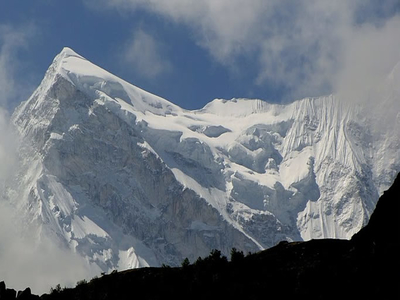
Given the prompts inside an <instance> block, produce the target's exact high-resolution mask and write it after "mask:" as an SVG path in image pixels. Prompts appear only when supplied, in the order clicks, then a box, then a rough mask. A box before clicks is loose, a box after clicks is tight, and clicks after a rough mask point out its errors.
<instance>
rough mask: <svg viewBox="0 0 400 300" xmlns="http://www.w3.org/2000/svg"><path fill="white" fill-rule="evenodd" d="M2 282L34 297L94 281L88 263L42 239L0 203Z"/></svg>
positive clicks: (8, 206)
mask: <svg viewBox="0 0 400 300" xmlns="http://www.w3.org/2000/svg"><path fill="white" fill-rule="evenodd" d="M0 221H1V226H0V240H1V243H0V278H1V280H4V281H5V282H6V284H7V286H8V287H11V288H14V289H17V290H23V289H25V288H26V287H28V286H29V287H30V288H31V289H32V292H33V293H36V294H42V293H46V292H49V290H50V288H51V287H55V286H56V285H57V284H60V285H61V286H62V287H63V286H70V287H71V286H74V285H75V284H76V282H77V281H78V280H80V279H83V278H86V279H90V278H91V277H93V275H94V274H92V273H91V272H90V271H89V268H88V266H87V263H86V261H84V259H83V258H81V257H79V256H78V255H75V254H73V253H71V252H69V251H67V250H62V249H61V248H59V247H57V246H56V245H55V244H54V243H52V242H50V241H48V240H46V238H45V237H41V238H40V239H39V238H38V237H37V236H38V235H37V233H36V232H31V231H32V230H30V228H34V227H35V226H32V224H26V223H24V222H23V220H21V219H20V216H18V215H16V214H15V209H14V208H13V207H12V206H11V205H8V204H6V203H5V202H0Z"/></svg>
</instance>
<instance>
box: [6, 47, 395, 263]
mask: <svg viewBox="0 0 400 300" xmlns="http://www.w3.org/2000/svg"><path fill="white" fill-rule="evenodd" d="M394 74H396V73H394ZM396 78H397V77H396V76H394V75H393V76H391V77H390V78H389V81H388V82H389V83H390V82H391V81H393V80H396ZM390 80H391V81H390ZM389 83H388V86H387V87H386V91H387V94H385V95H389V96H387V97H386V96H385V97H386V99H387V101H388V103H391V102H393V101H395V102H396V101H398V99H400V96H399V95H400V93H399V92H398V91H397V90H396V88H393V85H390V84H389ZM394 86H395V85H394ZM389 91H391V92H390V93H389ZM388 105H389V104H388ZM371 120H372V119H371V118H369V117H368V115H365V111H364V110H363V108H361V107H358V106H354V105H350V104H346V103H344V102H343V101H340V100H339V99H337V98H336V97H335V96H333V95H331V96H327V97H322V98H312V99H303V100H299V101H296V102H293V103H292V104H289V105H276V104H268V103H266V102H264V101H261V100H247V99H232V100H229V101H227V100H219V99H217V100H214V101H212V102H211V103H209V104H208V105H206V106H205V107H204V108H203V109H200V110H196V111H187V110H184V109H181V108H180V107H178V106H176V105H174V104H172V103H170V102H168V101H167V100H164V99H162V98H160V97H158V96H155V95H152V94H150V93H148V92H146V91H143V90H141V89H139V88H137V87H135V86H133V85H131V84H129V83H127V82H125V81H123V80H121V79H119V78H118V77H116V76H114V75H112V74H110V73H108V72H107V71H105V70H103V69H101V68H100V67H98V66H95V65H94V64H92V63H91V62H89V61H88V60H86V59H85V58H83V57H81V56H80V55H78V54H76V53H75V52H73V51H72V50H71V49H68V48H65V49H64V50H63V51H62V52H61V53H60V54H59V55H58V56H57V57H56V58H55V60H54V62H53V64H52V65H51V66H50V67H49V70H48V71H47V73H46V75H45V78H44V79H43V81H42V83H41V84H40V86H39V87H38V88H37V90H36V91H35V92H34V93H33V95H32V96H31V97H30V99H28V100H27V101H26V102H24V103H22V104H21V105H20V106H19V107H18V108H17V109H16V110H15V112H14V114H13V115H12V121H13V123H14V124H15V127H16V129H17V131H18V132H19V134H20V136H21V140H22V144H21V145H22V146H21V148H20V150H19V155H20V158H21V167H20V170H19V173H18V175H17V176H16V179H15V182H14V183H12V182H11V183H10V184H9V188H8V189H7V194H6V195H5V197H6V198H8V200H9V201H10V202H12V203H14V204H15V205H16V206H17V207H18V209H19V211H20V213H21V215H24V218H25V219H26V220H29V222H30V223H32V224H34V225H35V226H36V227H37V233H38V236H39V237H40V236H42V235H44V236H46V237H49V238H50V239H51V240H52V241H54V243H56V244H58V245H60V246H61V247H67V248H70V249H71V250H72V251H75V252H77V253H79V254H80V255H82V256H83V257H85V258H86V259H87V261H88V262H89V263H90V264H92V266H93V268H98V269H101V270H103V271H110V270H112V269H127V268H134V267H143V266H159V265H161V264H162V263H167V264H171V265H178V264H179V263H180V261H182V259H183V258H184V257H188V258H189V259H190V260H191V261H193V260H195V259H196V258H197V257H198V256H205V255H207V253H209V251H210V250H211V249H213V248H216V249H221V251H222V252H223V253H225V254H227V253H229V251H230V249H231V248H233V247H235V248H237V249H240V250H243V251H245V252H248V251H252V252H254V251H257V250H261V249H264V248H268V247H271V246H273V245H275V244H276V243H277V242H279V241H281V240H287V241H293V240H302V239H306V240H307V239H311V238H333V237H334V238H350V237H351V236H352V235H353V234H354V233H355V232H357V231H358V230H359V229H360V228H361V227H362V226H363V225H364V224H366V222H367V221H368V219H369V216H370V214H371V212H372V211H373V209H374V207H375V203H376V201H377V199H378V197H379V194H380V193H381V192H382V191H383V189H384V188H386V187H388V186H389V185H390V184H391V183H392V181H393V179H394V176H395V174H396V172H398V171H399V170H400V165H399V163H398V162H399V161H400V159H399V158H400V151H399V147H397V146H396V145H399V141H400V137H399V136H400V134H399V127H396V126H395V125H392V124H386V125H387V126H388V127H389V128H392V131H390V132H389V131H388V132H384V133H382V132H377V131H376V130H375V129H374V128H372V127H371V124H372V123H373V122H372V121H371ZM377 171H379V173H378V172H377Z"/></svg>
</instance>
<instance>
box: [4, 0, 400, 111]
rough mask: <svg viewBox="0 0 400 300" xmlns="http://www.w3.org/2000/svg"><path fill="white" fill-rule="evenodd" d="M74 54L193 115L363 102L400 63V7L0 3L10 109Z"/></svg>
mask: <svg viewBox="0 0 400 300" xmlns="http://www.w3.org/2000/svg"><path fill="white" fill-rule="evenodd" d="M64 46H68V47H71V48H72V49H74V50H75V51H76V52H78V53H79V54H81V55H83V56H84V57H86V58H87V59H89V60H90V61H92V62H94V63H96V64H97V65H99V66H101V67H103V68H105V69H107V70H108V71H110V72H112V73H114V74H116V75H118V76H120V77H122V78H123V79H125V80H127V81H129V82H131V83H133V84H135V85H136V86H139V87H141V88H143V89H146V90H148V91H150V92H152V93H155V94H157V95H160V96H162V97H164V98H166V99H168V100H169V101H171V102H174V103H176V104H178V105H180V106H181V107H184V108H187V109H197V108H201V107H203V106H204V105H205V104H206V103H207V102H209V101H211V100H213V99H214V98H225V99H231V98H234V97H237V98H238V97H246V98H259V99H263V100H266V101H269V102H276V103H282V102H288V101H293V100H295V99H300V98H303V97H306V96H320V95H324V94H329V93H332V92H338V91H341V92H343V93H344V94H346V95H348V97H359V95H361V94H362V92H361V90H362V89H364V88H365V86H369V85H371V84H374V83H376V82H379V81H380V80H381V79H382V78H383V77H384V76H385V74H387V73H388V72H390V69H391V68H393V67H394V65H395V64H396V63H397V62H398V61H400V1H398V0H384V1H374V0H354V1H340V0H339V1H326V0H320V1H318V0H317V1H315V0H314V1H312V0H304V1H295V0H283V1H278V0H247V1H245V0H198V1H191V0H164V1H156V0H70V1H51V0H12V1H11V0H0V90H1V91H2V93H1V95H0V103H1V104H2V106H3V107H4V106H5V107H7V108H8V109H9V110H12V108H13V107H14V106H15V105H17V104H18V103H19V102H20V101H22V100H25V99H26V98H27V97H28V96H29V94H30V93H31V92H32V91H33V89H34V88H35V87H36V86H37V85H38V84H39V83H40V80H41V79H42V77H43V75H44V72H45V71H46V69H47V67H48V66H49V64H50V63H51V61H52V59H53V58H54V56H55V55H57V53H58V52H60V51H61V49H62V48H63V47H64ZM358 90H360V91H358Z"/></svg>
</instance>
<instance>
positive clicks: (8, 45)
mask: <svg viewBox="0 0 400 300" xmlns="http://www.w3.org/2000/svg"><path fill="white" fill-rule="evenodd" d="M35 30H36V29H35V26H34V25H33V24H29V25H27V26H22V27H18V28H16V27H13V26H10V25H5V24H0V91H1V93H0V106H3V107H4V106H6V105H7V104H8V103H9V102H10V101H11V100H14V99H15V98H18V97H19V96H25V95H26V93H25V91H26V89H27V88H25V87H24V86H23V85H22V84H21V83H20V82H18V81H16V78H15V76H16V73H17V70H18V68H19V67H20V66H19V62H18V59H17V55H16V52H17V51H18V50H20V49H24V48H27V47H28V44H29V40H30V39H32V38H33V37H34V35H35Z"/></svg>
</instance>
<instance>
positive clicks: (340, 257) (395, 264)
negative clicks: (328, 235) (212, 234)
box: [42, 175, 400, 300]
mask: <svg viewBox="0 0 400 300" xmlns="http://www.w3.org/2000/svg"><path fill="white" fill-rule="evenodd" d="M399 206H400V175H399V176H398V177H397V180H396V181H395V183H394V184H393V186H392V187H391V188H390V189H389V190H388V191H387V192H385V194H384V195H383V196H382V197H381V198H380V200H379V202H378V205H377V208H376V209H375V211H374V213H373V214H372V217H371V220H370V222H369V223H368V225H367V226H366V227H365V228H363V229H362V230H361V231H360V232H359V233H357V234H356V235H355V236H353V238H352V239H351V240H350V241H348V240H334V239H324V240H312V241H309V242H294V243H287V242H282V243H280V244H279V245H277V246H276V247H273V248H271V249H268V250H264V251H262V252H259V253H256V254H252V255H248V256H247V257H243V256H241V255H240V254H238V253H237V252H236V254H235V255H234V256H232V258H233V259H232V261H231V262H227V261H226V259H224V258H223V257H221V256H220V254H219V253H218V251H214V252H213V253H212V254H211V255H210V256H208V257H207V258H204V259H203V260H197V262H196V263H195V264H193V265H189V266H188V265H186V266H183V267H182V268H143V269H139V270H129V271H125V272H120V273H113V274H110V275H106V276H103V277H101V278H98V279H93V280H92V281H90V282H89V283H87V284H86V283H83V284H80V285H78V286H77V287H75V288H74V289H65V290H62V291H55V292H53V293H52V294H51V295H43V296H42V299H46V300H53V299H54V300H59V299H88V300H89V299H105V300H106V299H132V297H140V298H145V299H161V298H166V297H173V298H174V299H205V298H207V299H244V298H245V299H260V298H262V297H277V298H279V299H293V297H298V296H301V297H312V298H314V299H338V298H340V299H355V298H357V299H359V298H361V299H376V298H379V299H396V298H398V297H399V296H400V289H399V286H398V282H399V280H400V273H399V272H398V270H399V268H400V256H399V252H398V249H399V246H400V239H399V238H400V227H399V217H398V211H399V209H400V207H399Z"/></svg>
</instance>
